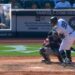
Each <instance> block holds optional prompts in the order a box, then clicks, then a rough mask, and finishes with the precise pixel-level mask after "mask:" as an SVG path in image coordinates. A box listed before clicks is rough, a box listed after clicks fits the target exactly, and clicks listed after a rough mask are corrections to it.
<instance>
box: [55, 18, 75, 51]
mask: <svg viewBox="0 0 75 75" xmlns="http://www.w3.org/2000/svg"><path fill="white" fill-rule="evenodd" d="M54 29H56V31H57V32H58V33H59V34H60V33H61V34H64V35H65V38H64V39H63V40H62V43H61V45H60V48H59V51H61V50H70V48H71V47H72V45H73V43H74V40H75V31H74V30H73V29H72V28H71V27H70V26H69V25H68V23H67V22H66V21H65V20H64V19H58V24H57V26H56V27H54Z"/></svg>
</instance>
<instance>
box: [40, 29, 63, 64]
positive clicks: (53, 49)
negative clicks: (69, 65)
mask: <svg viewBox="0 0 75 75" xmlns="http://www.w3.org/2000/svg"><path fill="white" fill-rule="evenodd" d="M46 41H47V42H44V44H43V47H42V48H41V49H40V54H41V55H42V57H43V58H44V60H42V62H44V63H46V64H51V60H50V58H49V56H50V55H51V54H54V55H56V56H57V58H58V60H59V62H60V63H62V62H63V61H62V58H61V56H60V53H59V47H60V43H61V36H58V34H57V32H56V31H55V30H51V31H50V32H49V33H48V37H47V39H46Z"/></svg>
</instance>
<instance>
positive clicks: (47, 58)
mask: <svg viewBox="0 0 75 75" xmlns="http://www.w3.org/2000/svg"><path fill="white" fill-rule="evenodd" d="M40 54H41V55H42V56H43V58H44V59H45V60H46V61H50V58H49V55H48V54H46V50H45V49H44V48H41V49H40Z"/></svg>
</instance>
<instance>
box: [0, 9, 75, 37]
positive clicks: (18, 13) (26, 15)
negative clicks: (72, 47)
mask: <svg viewBox="0 0 75 75" xmlns="http://www.w3.org/2000/svg"><path fill="white" fill-rule="evenodd" d="M50 16H58V17H63V18H64V19H66V20H67V21H68V22H69V24H70V25H71V26H73V27H74V28H75V24H74V22H75V10H74V9H12V20H11V23H12V24H11V26H12V29H11V30H3V31H0V38H45V37H46V36H47V33H48V31H49V30H51V25H50V22H49V19H50Z"/></svg>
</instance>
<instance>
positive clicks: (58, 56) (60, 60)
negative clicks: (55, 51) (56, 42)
mask: <svg viewBox="0 0 75 75" xmlns="http://www.w3.org/2000/svg"><path fill="white" fill-rule="evenodd" d="M57 58H58V60H59V62H61V63H62V62H63V60H62V58H61V56H60V54H59V55H57Z"/></svg>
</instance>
